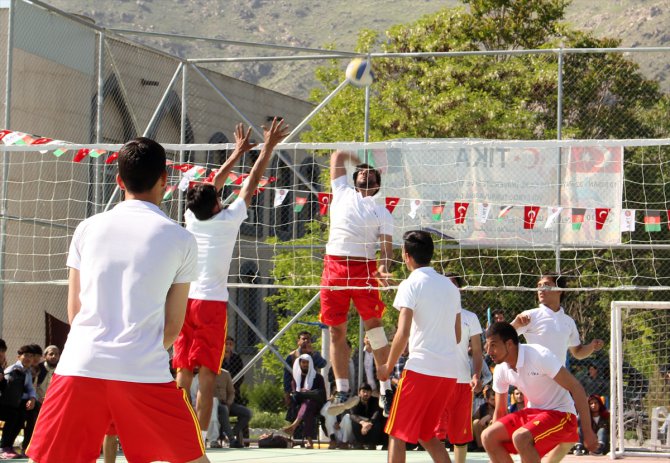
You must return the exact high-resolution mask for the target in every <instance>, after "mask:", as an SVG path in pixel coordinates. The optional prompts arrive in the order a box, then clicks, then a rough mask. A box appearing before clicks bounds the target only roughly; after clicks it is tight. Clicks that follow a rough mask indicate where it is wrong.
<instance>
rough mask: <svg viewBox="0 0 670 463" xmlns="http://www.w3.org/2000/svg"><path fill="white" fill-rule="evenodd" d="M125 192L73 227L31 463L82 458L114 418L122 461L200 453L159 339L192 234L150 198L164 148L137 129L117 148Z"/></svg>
mask: <svg viewBox="0 0 670 463" xmlns="http://www.w3.org/2000/svg"><path fill="white" fill-rule="evenodd" d="M118 164H119V173H118V175H117V178H116V181H117V183H118V185H119V187H120V188H121V189H122V190H124V193H125V200H124V201H123V202H121V203H120V204H118V205H117V206H116V207H114V208H113V209H112V210H110V211H108V212H103V213H101V214H97V215H95V216H93V217H89V218H88V219H86V220H84V221H83V222H81V223H80V224H79V226H78V227H77V229H76V230H75V232H74V236H73V237H72V243H71V245H70V252H69V255H68V259H67V266H68V267H69V268H70V275H69V288H68V303H67V312H68V319H69V321H70V324H71V329H70V334H69V335H68V338H67V342H66V344H65V349H64V350H63V354H62V356H61V359H60V361H59V363H58V366H57V367H56V371H55V373H54V376H53V380H52V382H51V385H50V386H49V393H48V394H47V397H46V399H45V401H44V405H43V406H42V410H41V412H40V417H39V420H38V421H37V426H36V428H35V433H34V435H33V439H32V441H31V443H30V447H29V448H28V455H29V456H30V458H31V459H32V460H34V461H38V462H40V463H41V462H73V463H74V462H90V461H95V460H97V458H98V457H99V456H100V445H101V443H102V440H103V437H104V435H105V432H106V431H107V430H108V428H109V427H110V425H111V424H112V423H113V424H114V425H115V427H116V430H117V431H118V434H119V437H120V439H121V442H122V443H123V450H124V453H125V455H126V458H127V459H128V461H185V462H186V461H188V462H198V463H202V462H208V461H209V460H208V459H207V457H206V456H205V455H204V452H205V449H204V444H203V441H202V439H201V438H200V436H199V435H198V429H199V428H198V424H197V423H196V422H195V420H194V419H193V410H192V409H191V406H190V404H189V401H188V398H187V397H186V395H185V393H184V392H183V391H182V390H180V389H178V388H177V386H176V384H175V382H174V380H173V379H172V375H171V374H170V370H169V358H168V352H167V348H169V347H170V346H171V345H172V343H173V342H174V340H175V339H176V338H177V335H178V334H179V330H180V329H181V325H182V323H183V321H184V313H185V312H186V300H187V296H188V289H189V283H190V282H191V281H193V280H195V278H196V276H197V274H196V258H197V245H196V242H195V239H194V238H193V235H191V234H190V233H189V232H187V231H186V230H184V229H183V228H182V227H180V226H179V225H178V224H177V223H175V222H174V221H172V220H171V219H170V218H169V217H167V216H166V215H165V214H164V213H163V212H162V211H161V210H160V208H159V207H158V205H159V204H160V202H161V200H162V198H163V194H164V192H165V185H166V182H167V172H166V171H165V151H164V150H163V147H162V146H161V145H159V144H158V143H156V142H155V141H153V140H150V139H147V138H136V139H134V140H131V141H129V142H128V143H126V144H125V145H124V146H123V147H122V148H121V150H120V151H119V158H118Z"/></svg>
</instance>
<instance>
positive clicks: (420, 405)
mask: <svg viewBox="0 0 670 463" xmlns="http://www.w3.org/2000/svg"><path fill="white" fill-rule="evenodd" d="M455 386H456V380H455V379H454V378H442V377H440V376H429V375H424V374H421V373H417V372H415V371H411V370H407V369H405V370H403V372H402V376H401V378H400V381H399V382H398V389H396V391H395V396H394V398H393V405H392V407H391V413H390V414H389V417H388V420H387V421H386V429H385V430H384V431H385V432H386V434H388V435H389V436H393V437H396V438H398V439H400V440H403V441H405V442H411V443H413V444H415V443H417V442H418V441H419V440H422V441H428V440H430V439H432V438H433V437H437V436H438V433H439V427H440V419H441V418H442V414H443V413H444V409H445V407H446V406H447V404H448V402H449V400H450V399H451V397H452V394H453V391H454V387H455Z"/></svg>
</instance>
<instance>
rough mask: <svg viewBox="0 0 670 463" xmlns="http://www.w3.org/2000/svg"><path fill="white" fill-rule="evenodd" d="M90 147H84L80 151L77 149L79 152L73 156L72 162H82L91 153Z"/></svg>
mask: <svg viewBox="0 0 670 463" xmlns="http://www.w3.org/2000/svg"><path fill="white" fill-rule="evenodd" d="M89 151H90V150H89V149H88V148H82V149H80V150H79V151H77V154H75V155H74V158H72V162H81V161H82V160H83V159H84V158H85V157H86V156H88V153H89Z"/></svg>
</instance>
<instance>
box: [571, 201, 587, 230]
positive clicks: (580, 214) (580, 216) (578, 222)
mask: <svg viewBox="0 0 670 463" xmlns="http://www.w3.org/2000/svg"><path fill="white" fill-rule="evenodd" d="M585 213H586V209H584V208H581V207H573V208H572V229H573V230H575V231H577V230H580V229H581V228H582V224H583V223H584V214H585Z"/></svg>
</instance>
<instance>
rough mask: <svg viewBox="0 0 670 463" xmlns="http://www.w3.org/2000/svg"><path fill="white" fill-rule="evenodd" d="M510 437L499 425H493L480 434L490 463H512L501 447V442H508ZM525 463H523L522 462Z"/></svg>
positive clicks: (506, 452)
mask: <svg viewBox="0 0 670 463" xmlns="http://www.w3.org/2000/svg"><path fill="white" fill-rule="evenodd" d="M509 441H510V436H509V434H508V433H507V429H505V426H503V425H502V424H501V423H493V424H492V425H491V426H489V427H488V428H486V429H485V430H484V432H483V433H482V444H484V448H485V449H486V453H487V454H488V455H489V458H490V459H491V463H512V462H513V460H512V457H511V456H510V454H509V452H508V451H507V450H505V447H503V442H509ZM524 463H525V462H524Z"/></svg>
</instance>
